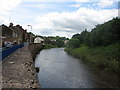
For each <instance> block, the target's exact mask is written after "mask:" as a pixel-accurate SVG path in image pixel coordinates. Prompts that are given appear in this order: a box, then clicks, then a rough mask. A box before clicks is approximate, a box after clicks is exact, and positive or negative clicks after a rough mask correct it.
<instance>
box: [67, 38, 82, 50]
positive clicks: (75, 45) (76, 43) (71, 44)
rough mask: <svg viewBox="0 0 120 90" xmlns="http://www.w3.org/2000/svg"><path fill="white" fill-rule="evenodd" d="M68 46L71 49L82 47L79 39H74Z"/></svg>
mask: <svg viewBox="0 0 120 90" xmlns="http://www.w3.org/2000/svg"><path fill="white" fill-rule="evenodd" d="M68 46H69V47H71V48H78V47H79V46H80V41H79V40H78V39H75V38H72V39H70V40H69V42H68Z"/></svg>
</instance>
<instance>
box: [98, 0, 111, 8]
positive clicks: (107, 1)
mask: <svg viewBox="0 0 120 90" xmlns="http://www.w3.org/2000/svg"><path fill="white" fill-rule="evenodd" d="M98 5H99V6H100V7H102V8H105V7H110V6H112V5H113V1H112V0H105V1H103V0H100V2H99V3H98Z"/></svg>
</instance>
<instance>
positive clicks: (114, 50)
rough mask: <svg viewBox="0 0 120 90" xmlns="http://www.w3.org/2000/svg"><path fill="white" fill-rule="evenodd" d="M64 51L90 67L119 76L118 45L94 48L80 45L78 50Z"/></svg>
mask: <svg viewBox="0 0 120 90" xmlns="http://www.w3.org/2000/svg"><path fill="white" fill-rule="evenodd" d="M65 51H67V52H68V53H69V54H71V55H72V56H75V57H77V58H79V59H81V60H83V61H85V62H86V63H88V64H90V65H92V66H95V67H98V68H100V69H104V70H109V71H114V72H116V73H119V74H120V44H113V45H109V46H106V47H103V46H101V47H96V48H90V47H88V46H86V45H81V46H80V48H74V49H72V48H66V49H65Z"/></svg>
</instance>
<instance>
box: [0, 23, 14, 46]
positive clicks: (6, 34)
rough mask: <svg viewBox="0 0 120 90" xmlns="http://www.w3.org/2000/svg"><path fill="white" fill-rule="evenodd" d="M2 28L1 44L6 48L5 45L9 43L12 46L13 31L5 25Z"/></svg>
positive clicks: (0, 30)
mask: <svg viewBox="0 0 120 90" xmlns="http://www.w3.org/2000/svg"><path fill="white" fill-rule="evenodd" d="M0 27H1V29H0V32H1V33H2V35H1V42H0V43H1V45H2V46H4V44H6V43H8V42H9V43H11V44H12V41H13V38H12V37H13V31H12V30H11V29H10V28H8V27H7V26H6V25H4V24H3V25H1V26H0Z"/></svg>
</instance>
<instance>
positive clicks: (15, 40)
mask: <svg viewBox="0 0 120 90" xmlns="http://www.w3.org/2000/svg"><path fill="white" fill-rule="evenodd" d="M0 28H1V29H0V32H1V33H2V34H1V35H0V44H1V46H2V47H10V46H13V45H16V44H20V43H25V42H30V43H32V40H33V39H34V37H33V36H30V35H29V34H28V33H27V30H24V29H23V28H22V26H20V25H16V26H13V23H10V25H9V27H7V26H6V25H4V24H3V25H1V26H0ZM31 39H32V40H31Z"/></svg>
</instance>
